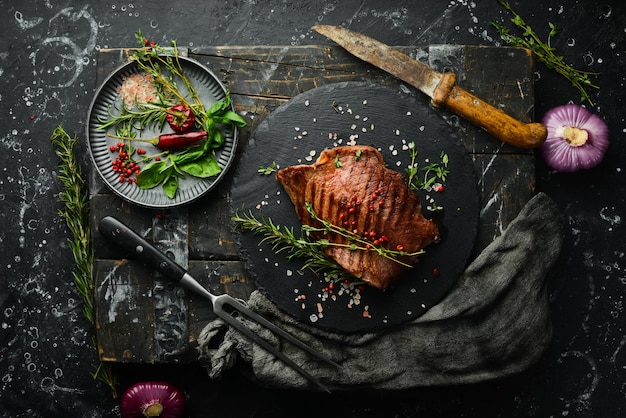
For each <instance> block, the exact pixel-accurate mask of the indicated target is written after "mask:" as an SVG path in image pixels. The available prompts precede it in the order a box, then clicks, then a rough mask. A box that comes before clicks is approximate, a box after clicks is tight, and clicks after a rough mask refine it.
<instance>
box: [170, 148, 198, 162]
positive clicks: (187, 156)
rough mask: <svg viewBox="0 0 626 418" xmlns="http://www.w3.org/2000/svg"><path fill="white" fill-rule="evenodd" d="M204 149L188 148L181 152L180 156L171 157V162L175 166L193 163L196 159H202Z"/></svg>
mask: <svg viewBox="0 0 626 418" xmlns="http://www.w3.org/2000/svg"><path fill="white" fill-rule="evenodd" d="M204 152H205V150H204V147H194V148H189V149H187V150H185V151H183V152H181V153H180V154H176V155H174V156H173V157H172V160H173V161H174V163H175V164H179V165H180V164H186V163H188V162H191V161H195V160H197V159H198V158H200V157H202V156H203V155H204Z"/></svg>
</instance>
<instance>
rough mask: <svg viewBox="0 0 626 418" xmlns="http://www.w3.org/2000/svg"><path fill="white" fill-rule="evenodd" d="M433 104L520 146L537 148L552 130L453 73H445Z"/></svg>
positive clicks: (507, 141)
mask: <svg viewBox="0 0 626 418" xmlns="http://www.w3.org/2000/svg"><path fill="white" fill-rule="evenodd" d="M432 105H433V106H435V107H446V108H448V109H449V110H451V111H452V112H454V113H456V114H457V115H459V116H462V117H464V118H465V119H467V120H469V121H470V122H472V123H474V124H475V125H478V126H480V127H481V128H483V129H484V130H485V131H487V132H489V133H490V134H491V135H493V136H494V137H496V138H498V139H499V140H501V141H503V142H506V143H508V144H511V145H513V146H516V147H519V148H536V147H538V146H539V145H541V143H542V142H543V141H545V139H546V137H547V135H548V132H547V130H546V127H545V126H544V125H542V124H541V123H523V122H521V121H519V120H517V119H515V118H512V117H511V116H509V115H507V114H506V113H504V112H503V111H501V110H499V109H496V108H495V107H493V106H491V105H490V104H488V103H486V102H484V101H483V100H481V99H479V98H478V97H476V96H474V95H472V94H471V93H469V92H467V91H465V90H463V89H462V88H461V87H459V86H458V85H456V76H455V75H454V74H453V73H446V74H444V75H443V77H442V80H441V82H440V83H439V85H438V86H437V88H436V89H435V91H434V94H433V97H432Z"/></svg>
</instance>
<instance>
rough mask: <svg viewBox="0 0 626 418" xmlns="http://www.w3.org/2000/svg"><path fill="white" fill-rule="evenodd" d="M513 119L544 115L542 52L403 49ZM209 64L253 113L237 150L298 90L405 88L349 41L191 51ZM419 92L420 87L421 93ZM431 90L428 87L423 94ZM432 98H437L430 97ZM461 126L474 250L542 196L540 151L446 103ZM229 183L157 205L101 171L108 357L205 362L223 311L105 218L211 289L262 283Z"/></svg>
mask: <svg viewBox="0 0 626 418" xmlns="http://www.w3.org/2000/svg"><path fill="white" fill-rule="evenodd" d="M399 49H402V50H403V51H404V52H405V53H407V54H409V55H411V56H412V57H414V58H416V59H418V60H420V61H422V62H425V63H428V64H429V65H431V66H433V67H434V68H436V69H438V70H440V71H447V70H450V71H454V72H455V73H456V74H457V78H458V83H459V84H460V85H461V86H462V87H464V88H465V89H466V90H468V91H470V92H471V93H472V94H474V95H476V96H478V97H480V98H482V99H485V100H486V101H488V102H490V103H492V104H493V105H495V106H497V107H500V108H501V109H503V110H504V111H506V112H507V113H509V114H510V115H511V116H514V117H516V118H518V119H521V120H522V121H525V122H528V121H531V120H532V119H533V114H532V113H533V106H534V91H533V65H532V57H531V55H530V54H529V53H528V51H526V50H523V49H517V48H494V47H476V46H450V45H441V46H439V45H437V46H430V47H428V48H415V47H401V48H399ZM184 52H185V54H187V55H188V56H189V57H191V58H194V59H196V60H198V61H199V62H201V63H202V64H205V65H207V66H208V67H209V68H211V69H212V70H213V72H214V73H216V74H217V75H218V77H220V78H221V79H222V81H223V82H224V84H225V85H226V86H227V88H228V89H229V90H230V91H231V96H232V99H233V102H234V104H235V107H236V109H237V111H238V112H240V113H241V114H242V115H243V116H244V117H245V118H246V120H247V121H248V123H249V126H248V127H246V128H244V129H242V130H241V135H240V142H239V145H238V151H241V149H243V147H245V146H246V143H247V140H248V138H249V137H250V134H251V133H252V132H253V131H254V129H255V128H256V127H257V126H258V125H259V123H260V122H261V121H262V120H263V119H264V118H265V117H266V116H267V115H269V114H270V113H271V112H272V111H273V110H275V109H276V108H277V107H278V106H280V105H281V104H283V103H285V102H286V101H288V100H289V99H290V98H292V97H294V96H296V95H297V94H299V93H302V92H304V91H307V90H310V89H313V88H315V87H319V86H321V85H325V84H329V83H336V82H342V81H369V82H374V83H379V84H383V85H387V86H391V87H396V88H399V89H403V90H406V89H408V87H406V86H405V85H403V84H402V82H400V81H399V80H396V79H395V78H393V77H391V76H389V75H387V74H386V73H384V72H382V71H381V70H378V69H377V68H375V67H373V66H371V65H369V64H366V63H364V62H362V61H359V60H358V59H356V58H354V57H352V56H351V55H350V54H348V53H347V52H345V51H344V50H343V49H341V48H339V47H328V46H305V47H290V46H285V47H277V46H273V47H248V46H227V47H199V48H194V49H191V50H188V51H184ZM128 53H129V51H128V50H125V49H108V50H101V51H100V54H99V58H98V72H97V75H98V79H97V83H98V85H100V83H102V82H103V81H104V79H105V78H106V76H107V75H108V74H109V73H110V72H111V71H113V70H114V69H115V68H116V67H117V66H118V65H120V64H122V63H123V62H124V61H125V60H126V59H127V57H128ZM410 90H412V89H410ZM415 94H416V95H417V96H418V97H420V93H419V92H416V93H415ZM422 98H423V100H428V99H427V98H426V97H422ZM441 112H442V115H443V116H444V117H445V118H446V120H447V121H448V123H449V124H450V129H451V130H453V131H456V132H457V133H458V134H459V135H460V136H461V137H462V138H465V146H466V147H467V150H468V153H470V154H471V156H472V158H473V161H474V164H475V170H476V175H477V180H478V186H479V190H480V193H481V196H480V199H481V214H480V215H481V218H480V223H479V231H478V237H477V242H476V246H475V249H474V254H477V253H478V252H479V251H480V250H481V249H482V248H484V247H485V246H486V245H487V244H488V243H489V242H491V241H492V240H493V238H495V237H496V236H498V235H499V234H500V233H501V231H502V230H504V229H505V228H506V227H507V225H508V223H509V222H510V221H511V220H512V219H513V218H514V217H515V216H516V215H517V213H518V212H519V210H520V209H521V207H522V206H523V205H524V204H525V203H526V202H527V201H528V200H529V198H530V197H531V196H532V195H533V194H534V184H535V179H534V157H533V152H532V151H528V150H520V149H516V148H513V147H511V146H509V145H506V144H503V143H501V142H499V141H497V140H496V139H494V138H493V137H491V136H489V135H488V134H486V133H485V132H484V131H482V130H480V129H479V128H476V127H475V126H473V125H470V124H468V123H467V122H465V121H464V120H462V119H460V118H458V117H457V116H455V115H451V114H449V113H448V112H446V111H445V110H442V111H441ZM227 194H228V180H227V181H225V182H224V184H222V185H220V186H219V187H218V188H216V189H215V190H214V191H213V192H211V193H210V194H209V195H207V196H205V197H204V198H202V199H201V200H199V201H197V202H195V203H192V204H190V205H188V206H185V207H182V208H177V209H174V210H167V211H163V210H150V209H145V208H139V207H136V206H133V205H130V204H128V203H125V202H124V201H123V200H121V199H120V198H118V197H116V196H115V195H113V194H112V193H111V192H110V191H109V190H108V188H107V187H106V186H105V185H104V184H103V183H102V182H101V181H100V179H99V178H98V177H97V174H96V173H95V172H92V173H91V177H90V197H91V200H90V208H91V221H92V229H93V240H94V249H95V256H96V261H95V265H94V283H95V287H96V290H95V295H94V298H95V305H96V315H97V339H98V348H99V352H100V357H101V359H102V360H105V361H112V362H131V363H176V362H189V361H194V359H195V358H196V355H195V350H194V346H195V339H196V337H197V335H198V333H199V332H200V330H201V329H202V328H203V327H204V325H205V324H206V323H207V322H208V321H210V320H211V319H212V318H213V314H212V311H211V308H210V304H209V303H208V301H205V300H203V299H201V298H199V297H197V296H195V295H191V294H188V292H186V291H184V290H183V289H181V288H179V287H177V286H174V285H172V284H170V283H169V282H168V281H167V280H165V279H164V278H163V277H159V275H158V274H157V273H155V272H154V271H151V270H149V269H147V268H146V267H145V266H143V265H142V264H141V263H137V262H135V261H133V260H125V259H124V255H123V254H121V253H119V251H117V250H116V249H115V248H114V247H113V246H111V245H109V243H108V242H105V241H104V240H103V238H102V237H100V236H99V234H98V232H97V224H98V222H99V220H100V219H101V218H102V217H104V216H105V215H114V216H117V217H118V218H119V219H121V220H122V221H124V222H126V223H128V224H129V225H130V226H131V227H133V228H134V229H135V230H136V231H138V232H139V233H140V234H141V235H143V236H144V237H146V238H147V239H148V240H150V241H152V242H153V243H155V245H156V246H157V247H159V248H160V249H162V250H163V251H166V252H168V253H169V254H171V255H172V256H173V257H174V258H175V259H176V261H177V262H178V263H179V264H181V265H183V266H186V267H187V268H188V270H189V271H190V273H191V274H192V275H193V276H194V277H195V278H196V279H197V280H198V281H199V282H200V283H201V284H203V285H204V286H206V287H207V288H208V289H209V290H211V291H212V292H215V293H223V292H226V293H229V294H230V295H232V296H234V297H240V298H244V299H245V298H246V297H247V296H248V295H249V294H250V292H251V291H252V290H253V289H254V284H253V283H251V281H250V280H249V279H248V277H247V275H246V272H245V271H244V269H243V266H242V264H241V263H240V262H239V261H238V257H237V251H236V248H235V245H234V242H233V238H232V235H231V231H230V224H229V219H230V212H229V208H228V202H227Z"/></svg>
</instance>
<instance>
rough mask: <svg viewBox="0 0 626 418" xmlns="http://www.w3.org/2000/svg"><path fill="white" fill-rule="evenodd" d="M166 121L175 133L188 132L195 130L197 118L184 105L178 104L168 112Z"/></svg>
mask: <svg viewBox="0 0 626 418" xmlns="http://www.w3.org/2000/svg"><path fill="white" fill-rule="evenodd" d="M165 120H166V121H167V123H168V124H169V125H170V128H172V129H173V130H174V131H176V132H187V131H188V130H190V129H191V128H193V125H194V123H195V121H196V117H195V115H194V114H193V112H192V110H191V109H190V108H188V107H187V106H185V105H184V104H177V105H176V106H172V107H170V108H169V109H168V110H167V115H166V116H165Z"/></svg>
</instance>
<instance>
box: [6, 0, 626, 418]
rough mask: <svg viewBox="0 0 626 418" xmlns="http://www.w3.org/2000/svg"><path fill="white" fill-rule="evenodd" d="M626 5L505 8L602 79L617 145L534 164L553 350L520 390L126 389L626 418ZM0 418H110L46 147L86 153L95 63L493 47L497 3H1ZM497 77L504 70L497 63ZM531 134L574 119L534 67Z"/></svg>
mask: <svg viewBox="0 0 626 418" xmlns="http://www.w3.org/2000/svg"><path fill="white" fill-rule="evenodd" d="M621 3H622V2H621V1H618V0H610V1H599V2H598V1H590V0H580V1H576V2H574V1H569V0H545V1H542V2H523V1H513V2H512V5H513V7H514V8H515V9H516V10H517V11H518V12H519V13H520V14H521V15H522V16H523V17H524V18H525V20H526V21H527V22H528V23H530V24H531V25H532V26H533V27H534V28H535V29H536V31H537V32H539V33H540V34H541V35H542V36H543V37H546V36H547V34H548V31H549V28H548V22H552V23H554V24H555V25H557V27H558V28H559V33H558V35H557V36H556V37H555V39H554V40H553V46H554V47H555V48H556V49H557V52H558V53H559V54H562V55H564V57H565V60H566V61H567V62H571V63H573V64H574V65H575V66H576V67H577V68H582V69H587V70H590V71H597V72H600V73H601V75H600V76H599V77H598V78H597V80H595V81H597V84H598V85H599V86H600V88H599V89H598V90H593V91H592V98H593V101H594V106H593V109H592V110H593V111H594V112H595V113H597V114H599V115H600V116H601V117H602V118H604V119H605V120H606V121H607V123H608V124H609V127H610V129H611V147H610V149H609V152H608V154H607V156H606V158H605V160H604V161H603V163H602V164H601V165H600V166H599V167H597V168H595V169H592V170H589V171H586V172H579V173H575V174H559V173H555V172H553V171H551V170H549V169H547V167H546V166H545V165H544V164H543V162H542V161H541V160H540V158H538V160H537V170H536V176H537V190H539V191H545V192H546V193H548V194H549V195H550V196H551V197H552V198H554V199H555V200H556V202H557V203H558V205H559V207H560V208H561V210H562V211H563V213H564V214H565V218H566V222H567V225H566V236H565V246H564V250H563V255H562V257H561V260H560V261H559V263H558V265H557V268H556V269H555V274H554V277H552V278H551V280H550V282H549V283H550V295H551V297H550V301H551V306H552V315H553V322H554V338H553V343H552V345H551V347H550V349H549V351H548V353H547V354H546V356H545V358H544V359H543V360H542V361H541V363H540V364H538V365H536V366H535V367H533V368H531V369H530V370H528V371H527V372H525V373H523V374H522V375H519V376H514V377H512V378H510V379H507V380H504V381H499V382H488V383H484V384H480V385H475V386H462V387H446V388H424V389H415V390H410V391H402V392H380V391H378V392H364V391H355V392H351V393H341V394H335V395H332V396H328V395H317V394H310V393H302V392H291V391H281V390H268V389H263V388H259V387H258V386H256V385H255V384H253V383H251V382H249V381H248V380H247V379H245V378H244V377H242V376H241V375H240V373H239V372H233V373H231V374H230V375H229V376H227V377H226V378H224V379H223V380H220V381H216V382H212V381H209V379H208V378H207V377H206V373H205V372H204V371H203V370H202V369H200V368H198V367H196V366H179V365H177V366H151V365H137V366H123V367H121V368H120V369H119V372H120V373H119V375H120V379H121V383H120V389H123V388H124V387H126V386H127V385H128V384H130V383H133V382H135V381H138V380H147V379H151V378H158V379H167V380H170V381H171V382H172V383H175V384H177V385H179V386H180V387H181V388H182V389H184V390H185V392H186V393H187V395H188V398H189V405H190V409H191V415H192V416H198V417H222V416H224V417H248V416H249V417H282V416H318V415H331V414H332V415H333V416H344V417H369V416H371V417H374V416H375V417H387V416H389V417H413V416H427V415H428V416H482V417H487V416H502V417H512V416H524V417H526V416H538V417H548V416H573V417H586V416H589V417H591V416H598V417H599V416H602V417H617V416H623V415H624V413H625V412H626V398H625V396H624V393H625V392H626V391H625V388H624V385H625V382H626V351H623V348H624V346H625V344H626V333H625V332H624V328H623V325H622V324H623V320H624V319H623V317H624V306H623V304H624V300H623V299H624V295H626V273H625V272H624V268H626V260H625V259H624V254H625V247H624V244H625V239H624V235H625V234H624V232H625V228H624V224H623V223H622V219H621V216H622V208H623V207H624V195H625V190H624V173H622V167H623V165H624V163H625V159H624V154H625V151H626V145H624V143H623V137H624V132H626V123H625V122H624V106H623V102H622V97H623V91H624V81H625V80H624V76H625V74H626V71H625V65H624V64H625V60H626V19H625V17H626V15H625V14H624V8H623V6H622V5H621ZM0 4H1V5H2V7H1V8H0V9H1V11H0V28H1V29H0V31H1V35H2V36H0V80H1V81H0V82H1V89H0V117H1V118H2V124H1V126H0V161H1V163H0V170H1V172H2V175H1V177H0V208H1V213H2V228H1V229H0V245H1V247H2V251H1V254H0V259H1V262H0V266H1V271H2V275H1V278H0V411H1V412H0V415H2V416H5V417H70V416H77V417H78V416H80V417H87V416H93V417H101V416H103V417H104V416H107V417H108V416H112V417H113V416H118V414H119V411H118V409H117V401H116V400H114V399H112V398H111V396H110V394H109V392H108V391H107V389H106V388H105V387H103V386H101V385H99V384H98V383H96V382H94V381H93V380H92V379H91V377H90V375H89V373H90V372H92V371H93V370H92V365H93V364H95V354H94V351H93V349H92V346H91V345H90V343H89V340H90V338H92V336H93V329H92V328H91V327H90V326H89V324H87V323H86V321H85V320H84V319H83V317H82V303H81V299H80V296H79V295H78V293H77V292H76V290H75V288H74V286H73V284H72V277H71V271H72V269H73V260H72V257H71V252H70V250H69V247H68V245H67V239H68V238H69V235H68V232H67V229H66V227H65V224H64V223H63V222H62V221H61V219H60V218H59V216H58V215H57V211H58V209H59V208H60V205H59V203H57V200H56V195H57V193H58V192H59V190H60V184H59V182H58V180H57V179H56V163H57V159H56V157H55V156H54V153H53V148H52V146H51V144H50V141H49V137H50V134H51V132H52V130H53V129H54V128H55V127H56V126H58V125H59V124H62V125H63V127H64V128H65V129H66V130H67V131H68V132H69V133H70V134H72V135H74V134H77V135H79V136H80V137H81V139H82V141H83V142H82V147H81V148H80V149H79V150H78V152H79V156H80V158H81V161H83V163H84V164H85V168H87V167H88V165H87V162H88V159H87V155H86V152H85V151H86V149H85V145H84V129H85V123H86V117H87V108H88V106H89V103H90V101H91V100H92V97H93V94H94V90H95V88H96V86H95V82H94V79H95V70H96V64H97V62H96V57H97V51H98V49H99V48H107V47H123V46H134V36H133V34H134V32H135V31H136V30H137V29H142V30H143V31H144V33H145V34H146V35H147V36H148V37H150V38H151V39H154V40H156V41H158V42H160V43H166V42H169V40H171V39H176V40H177V41H178V44H179V45H180V46H201V45H265V44H269V45H308V44H325V43H329V41H328V40H326V39H324V38H323V37H321V36H319V35H317V34H315V33H313V32H312V31H311V30H310V27H311V26H312V25H314V24H317V23H323V24H332V25H344V26H347V27H350V28H351V29H353V30H356V31H360V32H364V33H366V34H368V35H371V36H374V37H376V38H378V39H379V40H381V41H383V42H385V43H388V44H391V45H427V44H441V43H450V44H470V45H491V46H494V45H500V38H499V36H498V34H497V32H496V31H495V29H493V28H492V27H491V25H490V22H491V21H498V22H505V23H507V25H508V26H512V25H511V24H509V23H508V17H509V15H507V14H506V13H505V12H504V10H503V9H502V7H501V6H500V5H499V4H498V2H497V1H496V0H475V1H466V0H449V1H438V0H423V1H410V0H405V1H383V0H310V1H309V0H307V1H305V0H300V1H288V0H269V1H263V0H225V1H220V2H217V1H213V0H209V1H204V0H194V1H178V2H171V1H170V2H166V1H162V0H153V1H150V2H144V1H132V2H122V1H113V2H111V1H93V0H92V1H90V2H87V1H72V0H59V1H52V0H43V1H36V2H35V1H22V2H16V1H9V0H0ZM494 65H498V63H494ZM535 87H536V109H535V113H536V117H537V119H540V118H541V116H542V115H543V114H544V113H545V112H546V111H547V110H548V109H550V108H552V107H554V106H557V105H561V104H565V103H568V102H570V101H571V102H574V103H578V102H579V94H578V92H577V91H576V90H575V89H574V88H572V87H571V86H570V84H569V82H568V81H567V80H565V79H564V78H562V77H560V76H558V75H557V74H556V73H554V72H553V71H551V70H549V69H547V68H546V67H545V66H544V65H543V64H541V63H537V66H536V85H535Z"/></svg>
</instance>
